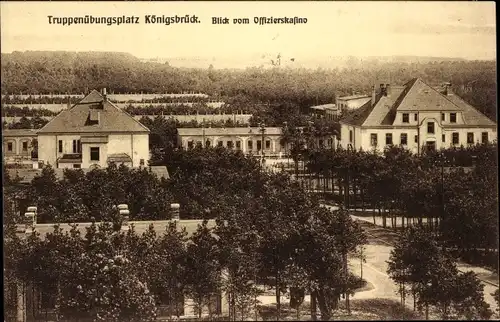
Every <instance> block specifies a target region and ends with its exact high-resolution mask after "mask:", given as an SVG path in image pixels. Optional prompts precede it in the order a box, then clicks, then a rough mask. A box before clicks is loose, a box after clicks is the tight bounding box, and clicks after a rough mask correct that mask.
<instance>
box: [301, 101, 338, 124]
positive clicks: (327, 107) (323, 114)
mask: <svg viewBox="0 0 500 322" xmlns="http://www.w3.org/2000/svg"><path fill="white" fill-rule="evenodd" d="M309 109H310V114H311V115H312V116H314V117H318V118H325V119H327V120H330V121H335V120H338V118H339V117H340V116H341V110H340V109H339V108H337V106H336V105H335V104H324V105H317V106H311V107H310V108H309Z"/></svg>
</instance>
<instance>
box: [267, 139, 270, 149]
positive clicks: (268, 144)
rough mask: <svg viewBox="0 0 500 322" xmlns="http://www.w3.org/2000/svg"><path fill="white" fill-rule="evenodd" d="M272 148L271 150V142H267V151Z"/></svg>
mask: <svg viewBox="0 0 500 322" xmlns="http://www.w3.org/2000/svg"><path fill="white" fill-rule="evenodd" d="M270 148H271V141H269V140H266V149H270Z"/></svg>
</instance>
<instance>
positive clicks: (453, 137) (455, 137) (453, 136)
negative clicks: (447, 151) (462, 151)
mask: <svg viewBox="0 0 500 322" xmlns="http://www.w3.org/2000/svg"><path fill="white" fill-rule="evenodd" d="M451 142H452V143H453V144H458V133H457V132H455V133H452V134H451Z"/></svg>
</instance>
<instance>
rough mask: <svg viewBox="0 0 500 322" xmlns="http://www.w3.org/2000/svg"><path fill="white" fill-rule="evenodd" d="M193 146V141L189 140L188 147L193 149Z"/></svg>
mask: <svg viewBox="0 0 500 322" xmlns="http://www.w3.org/2000/svg"><path fill="white" fill-rule="evenodd" d="M192 148H193V141H188V149H192Z"/></svg>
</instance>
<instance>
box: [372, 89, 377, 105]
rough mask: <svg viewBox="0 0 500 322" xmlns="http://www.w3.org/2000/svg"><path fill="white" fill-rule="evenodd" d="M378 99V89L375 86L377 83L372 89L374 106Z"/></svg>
mask: <svg viewBox="0 0 500 322" xmlns="http://www.w3.org/2000/svg"><path fill="white" fill-rule="evenodd" d="M376 100H377V90H376V88H375V85H373V89H372V106H373V105H375V101H376Z"/></svg>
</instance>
